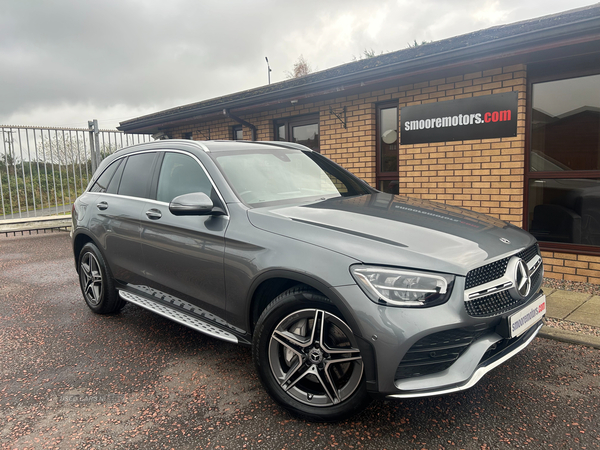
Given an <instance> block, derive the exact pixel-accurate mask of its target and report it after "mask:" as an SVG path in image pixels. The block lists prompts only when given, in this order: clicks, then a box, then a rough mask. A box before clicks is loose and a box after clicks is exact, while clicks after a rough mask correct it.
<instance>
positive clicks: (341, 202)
mask: <svg viewBox="0 0 600 450" xmlns="http://www.w3.org/2000/svg"><path fill="white" fill-rule="evenodd" d="M248 217H249V220H250V222H251V223H252V224H253V225H254V226H255V227H257V228H260V229H262V230H265V231H269V232H272V233H276V234H279V235H283V236H287V237H289V238H292V239H297V240H301V241H305V242H307V243H310V244H313V245H318V246H320V247H324V248H328V249H330V250H333V251H336V252H339V253H342V254H345V255H347V256H349V257H351V258H354V259H356V260H358V261H361V262H363V263H365V264H381V265H389V266H398V267H412V268H420V269H424V270H433V271H439V272H446V273H454V274H457V275H466V273H467V272H468V271H469V270H471V269H472V268H474V267H477V266H480V265H482V264H484V263H486V262H487V261H490V260H495V259H497V258H499V257H501V256H504V255H508V254H511V253H514V252H516V251H518V250H521V249H523V248H526V247H528V246H530V245H532V244H533V243H534V242H535V238H534V237H533V236H531V235H530V234H529V233H527V232H525V231H523V230H521V229H520V228H517V227H515V226H513V225H510V224H507V223H506V222H503V221H501V220H498V219H495V218H493V217H489V216H486V215H483V214H479V213H476V212H473V211H469V210H465V209H461V208H457V207H454V206H449V205H445V204H442V203H434V202H430V201H426V200H420V199H415V198H408V197H401V196H393V195H390V194H384V193H378V194H371V195H363V196H359V197H336V198H331V199H327V200H323V201H319V202H317V203H310V204H305V205H296V206H289V205H287V206H270V207H262V208H255V209H251V210H249V211H248Z"/></svg>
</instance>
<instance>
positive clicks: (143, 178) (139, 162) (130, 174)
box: [119, 153, 156, 198]
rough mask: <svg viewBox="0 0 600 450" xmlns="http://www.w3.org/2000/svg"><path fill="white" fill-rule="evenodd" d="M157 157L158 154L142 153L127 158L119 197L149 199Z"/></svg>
mask: <svg viewBox="0 0 600 450" xmlns="http://www.w3.org/2000/svg"><path fill="white" fill-rule="evenodd" d="M155 156H156V153H141V154H139V155H132V156H130V157H128V158H127V162H126V163H125V169H124V170H123V176H122V177H121V185H120V186H119V195H128V196H130V197H143V198H147V197H148V191H149V185H150V178H151V175H152V174H151V171H152V167H153V163H154V158H155Z"/></svg>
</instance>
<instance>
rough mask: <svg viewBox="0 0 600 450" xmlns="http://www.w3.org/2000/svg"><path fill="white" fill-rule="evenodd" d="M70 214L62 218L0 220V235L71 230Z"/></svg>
mask: <svg viewBox="0 0 600 450" xmlns="http://www.w3.org/2000/svg"><path fill="white" fill-rule="evenodd" d="M71 223H72V222H71V214H65V215H63V216H44V217H26V218H20V219H7V220H0V234H6V235H8V234H16V233H21V234H24V233H27V232H28V233H29V234H31V232H32V231H42V230H43V231H45V230H61V229H62V230H68V229H69V228H71Z"/></svg>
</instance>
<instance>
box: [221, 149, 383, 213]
mask: <svg viewBox="0 0 600 450" xmlns="http://www.w3.org/2000/svg"><path fill="white" fill-rule="evenodd" d="M211 156H212V157H213V158H214V160H215V161H216V163H217V164H218V166H219V167H220V169H221V171H222V172H223V174H224V175H225V177H226V178H227V180H228V181H229V184H230V185H231V187H232V188H233V190H234V191H235V192H236V194H237V195H238V197H239V198H240V199H241V200H242V201H243V202H244V203H246V204H248V205H252V206H259V205H261V206H264V204H266V203H273V202H276V203H280V202H281V203H284V202H287V201H290V200H310V199H311V198H313V197H314V198H323V197H326V198H331V197H348V196H354V195H364V194H369V193H372V192H374V191H371V190H370V188H369V187H368V186H367V185H366V184H365V183H363V182H362V181H360V180H359V179H357V178H355V177H354V176H352V175H351V174H349V173H348V172H346V171H345V170H343V169H342V168H340V167H339V166H337V165H335V164H333V163H332V162H331V161H329V160H328V159H327V158H325V157H323V156H321V155H320V154H318V153H316V152H304V151H299V150H287V149H275V148H274V149H273V150H270V149H261V150H250V151H249V150H244V151H235V152H223V153H213V154H212V155H211Z"/></svg>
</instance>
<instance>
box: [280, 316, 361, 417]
mask: <svg viewBox="0 0 600 450" xmlns="http://www.w3.org/2000/svg"><path fill="white" fill-rule="evenodd" d="M351 336H352V331H351V330H350V328H349V327H348V325H346V324H345V323H344V322H343V321H342V320H341V319H339V318H338V317H336V316H335V315H333V314H331V313H329V312H327V311H324V310H322V309H312V308H311V309H303V310H301V311H298V312H294V313H292V314H290V315H288V316H287V317H286V318H284V319H283V320H282V321H281V322H280V323H279V324H278V325H277V327H276V328H275V330H274V331H273V333H272V334H271V339H270V342H269V364H270V367H271V372H272V373H273V376H274V377H275V379H276V380H277V382H278V383H279V386H280V387H281V388H282V389H283V390H284V391H285V392H287V393H288V394H289V395H290V396H292V397H293V398H295V399H296V400H298V401H299V402H301V403H304V404H307V405H311V406H321V407H322V406H332V405H336V404H338V403H340V402H343V401H344V400H346V399H347V398H348V397H350V396H351V395H352V394H353V393H354V391H355V390H356V389H357V388H358V386H359V385H360V380H361V378H362V371H363V362H362V358H361V357H360V351H359V350H358V348H356V347H355V346H353V345H352V342H351V340H350V337H351Z"/></svg>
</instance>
